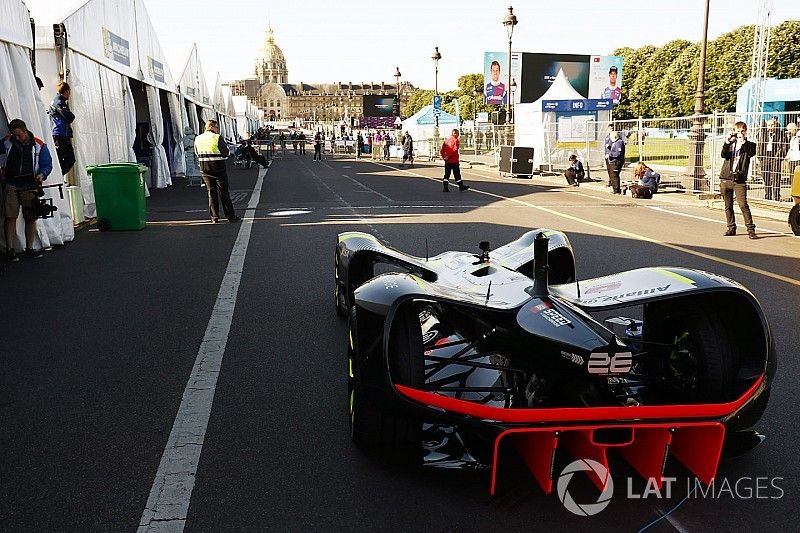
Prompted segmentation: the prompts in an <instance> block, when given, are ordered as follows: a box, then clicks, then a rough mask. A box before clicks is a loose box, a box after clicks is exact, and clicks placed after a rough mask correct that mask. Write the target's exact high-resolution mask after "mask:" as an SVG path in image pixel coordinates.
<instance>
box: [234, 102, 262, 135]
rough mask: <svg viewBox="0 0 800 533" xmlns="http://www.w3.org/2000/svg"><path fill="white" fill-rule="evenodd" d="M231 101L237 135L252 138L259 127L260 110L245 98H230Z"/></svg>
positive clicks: (260, 121)
mask: <svg viewBox="0 0 800 533" xmlns="http://www.w3.org/2000/svg"><path fill="white" fill-rule="evenodd" d="M231 100H232V102H233V106H234V110H235V111H236V124H237V127H238V132H239V135H241V136H243V137H247V138H249V137H252V136H253V135H255V133H256V131H258V128H260V127H261V123H262V120H261V113H260V110H259V109H258V108H257V107H256V106H254V105H253V104H252V103H251V102H250V101H249V100H248V99H247V97H246V96H232V97H231Z"/></svg>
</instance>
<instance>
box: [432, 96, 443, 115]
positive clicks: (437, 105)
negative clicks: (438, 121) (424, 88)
mask: <svg viewBox="0 0 800 533" xmlns="http://www.w3.org/2000/svg"><path fill="white" fill-rule="evenodd" d="M441 112H442V96H441V95H439V94H436V95H434V96H433V114H434V115H436V116H437V117H438V116H439V114H441Z"/></svg>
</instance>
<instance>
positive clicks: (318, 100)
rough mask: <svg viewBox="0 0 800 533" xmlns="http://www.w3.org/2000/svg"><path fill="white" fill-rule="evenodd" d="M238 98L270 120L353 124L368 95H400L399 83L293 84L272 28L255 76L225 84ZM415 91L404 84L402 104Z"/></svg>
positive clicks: (401, 92) (257, 64)
mask: <svg viewBox="0 0 800 533" xmlns="http://www.w3.org/2000/svg"><path fill="white" fill-rule="evenodd" d="M225 85H228V86H229V87H230V88H231V93H232V94H233V95H234V96H237V95H244V96H247V99H248V100H250V101H251V102H252V103H253V104H254V105H256V106H257V107H258V108H259V109H261V110H263V111H264V117H265V118H266V119H267V120H294V119H300V120H320V121H330V120H334V121H341V120H344V121H346V122H348V123H349V122H350V120H351V119H356V120H357V119H359V118H360V117H361V116H362V115H363V113H364V96H365V95H386V96H394V95H397V94H398V91H397V86H396V84H394V83H392V84H389V83H385V82H379V83H374V82H369V83H363V82H361V83H353V82H347V83H344V82H335V83H312V84H309V83H304V82H300V83H289V69H288V66H287V63H286V59H285V57H284V55H283V51H282V50H281V49H280V47H279V46H278V45H277V44H275V35H274V33H273V31H272V27H271V26H269V27H268V29H267V36H266V39H265V41H264V45H263V46H262V47H261V50H260V53H259V56H258V58H256V61H255V76H254V77H252V78H245V79H241V80H233V81H229V82H227V83H225ZM413 90H414V87H413V86H412V85H411V84H409V83H405V82H403V83H401V84H400V102H401V105H402V104H404V103H405V101H406V98H407V97H408V95H409V94H411V92H412V91H413Z"/></svg>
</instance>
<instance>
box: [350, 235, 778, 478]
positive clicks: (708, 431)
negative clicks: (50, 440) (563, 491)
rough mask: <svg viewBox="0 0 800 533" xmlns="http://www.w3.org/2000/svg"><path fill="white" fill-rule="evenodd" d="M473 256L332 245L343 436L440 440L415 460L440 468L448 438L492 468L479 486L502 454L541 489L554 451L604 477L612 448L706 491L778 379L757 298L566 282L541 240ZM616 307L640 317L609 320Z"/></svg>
mask: <svg viewBox="0 0 800 533" xmlns="http://www.w3.org/2000/svg"><path fill="white" fill-rule="evenodd" d="M481 248H482V253H481V254H480V255H476V254H472V253H468V252H446V253H443V254H440V255H437V256H434V257H425V258H420V257H415V256H411V255H408V254H405V253H403V252H400V251H398V250H395V249H393V248H391V247H389V246H387V245H386V244H384V243H382V242H380V240H378V239H377V238H376V237H374V236H372V235H370V234H368V233H362V232H346V233H342V234H340V235H339V236H338V240H337V245H336V253H335V270H336V276H335V297H336V308H337V311H338V312H339V313H340V314H342V315H349V318H350V338H349V343H348V356H349V357H348V358H349V383H350V390H349V394H350V412H351V431H353V432H354V433H353V435H354V439H356V441H357V442H358V441H361V442H362V443H364V442H365V441H367V442H368V443H369V444H375V443H376V442H378V443H379V444H386V443H387V442H389V443H390V444H392V446H394V445H395V444H403V445H406V446H408V445H411V446H412V447H414V446H415V444H416V442H417V441H419V442H421V441H422V440H423V439H422V437H421V433H422V432H423V431H427V432H428V434H427V436H426V438H425V439H424V440H425V441H426V442H429V443H430V442H431V441H436V440H437V439H439V442H440V444H441V446H440V447H439V453H437V452H436V451H435V450H432V449H430V448H431V447H430V446H429V448H428V449H427V450H422V454H423V458H424V459H425V460H426V461H429V462H430V463H436V462H437V461H439V462H442V463H445V464H448V465H452V464H453V462H452V461H448V460H447V457H450V458H452V457H455V456H454V455H453V454H449V455H447V454H445V455H447V457H445V455H443V454H442V453H441V450H442V449H444V448H445V447H449V448H452V445H453V443H458V444H459V447H460V448H463V449H464V450H465V453H464V454H463V455H462V457H463V458H468V459H469V461H468V462H472V463H473V464H475V463H480V464H485V465H490V466H491V468H492V471H491V489H490V490H491V492H492V493H494V492H495V490H496V485H497V471H498V460H499V457H500V455H501V453H505V452H502V451H501V450H506V449H509V448H513V449H516V451H517V452H518V453H519V455H520V457H521V458H522V459H523V460H524V462H525V464H526V465H527V466H528V467H529V469H530V471H531V474H532V475H533V477H534V478H535V479H536V480H537V482H538V483H539V485H540V486H541V487H542V489H543V490H544V491H545V492H547V493H549V492H550V491H551V490H552V486H553V481H552V475H553V472H552V470H553V464H554V457H555V454H556V451H557V450H559V449H563V450H565V451H566V452H568V453H569V455H571V456H573V457H575V458H583V459H585V458H589V459H593V460H595V461H598V462H599V463H601V464H603V465H604V466H606V467H607V468H608V466H609V462H608V453H609V451H610V450H612V449H615V450H616V451H617V452H618V453H619V454H620V455H621V456H622V457H623V458H625V459H626V460H627V461H628V462H629V463H630V464H631V465H632V466H633V467H634V469H635V470H637V471H638V472H639V473H640V474H641V475H642V476H643V477H645V478H647V479H654V480H655V481H656V483H658V484H659V485H660V483H661V481H662V476H663V472H664V468H665V464H666V461H667V459H668V457H673V458H676V459H677V460H678V461H679V462H680V463H682V464H683V465H684V466H685V467H687V468H688V469H689V470H690V471H691V472H692V473H693V474H694V475H695V476H696V477H697V478H699V479H701V480H702V481H704V482H706V483H710V482H711V481H712V480H713V478H714V476H715V475H716V471H717V467H718V464H719V460H720V456H721V453H722V446H723V443H724V441H725V439H726V436H728V437H730V435H732V434H734V433H735V432H737V431H741V430H743V429H746V428H748V427H750V426H752V425H753V424H754V423H755V422H756V421H757V420H758V419H759V418H760V416H761V415H762V414H763V411H764V409H765V408H766V404H767V401H768V397H769V387H770V383H771V380H772V376H773V375H774V372H775V369H776V356H775V351H774V346H773V341H772V338H771V334H770V330H769V326H768V324H767V321H766V318H765V316H764V313H763V311H762V310H761V307H760V305H759V303H758V302H757V300H756V299H755V297H754V296H753V295H752V294H751V293H750V292H749V291H748V290H747V289H745V288H744V287H743V286H741V285H740V284H738V283H736V282H735V281H733V280H730V279H728V278H725V277H723V276H719V275H716V274H712V273H709V272H704V271H700V270H694V269H686V268H677V267H656V268H641V269H636V270H631V271H627V272H621V273H618V274H613V275H609V276H604V277H601V278H596V279H589V280H583V281H580V282H579V283H577V282H576V280H575V260H574V252H573V250H572V246H571V244H570V242H569V239H568V238H567V236H566V235H565V234H564V233H562V232H559V231H555V230H551V229H537V230H533V231H530V232H528V233H526V234H524V235H522V236H521V237H520V238H519V239H517V240H515V241H512V242H510V243H508V244H506V245H504V246H502V247H500V248H497V249H496V250H493V251H490V250H489V246H488V243H482V246H481ZM380 264H383V265H388V267H382V268H383V269H384V270H386V269H388V270H389V272H386V273H383V274H379V275H376V266H377V265H380ZM623 308H626V309H634V310H638V312H639V313H640V314H641V319H639V318H624V317H618V316H611V317H609V316H608V315H610V314H613V312H614V311H617V310H619V309H623ZM597 315H604V316H606V319H605V321H604V322H600V319H599V318H596V317H597ZM404 321H405V322H408V323H409V324H408V325H403V326H402V327H401V325H402V324H401V323H403V322H404ZM734 325H735V327H734ZM400 337H402V342H400V341H397V338H400ZM398 342H400V344H402V348H397V346H398ZM720 347H721V348H720ZM387 421H388V422H387ZM373 424H378V425H379V426H380V427H383V430H381V429H380V427H378V429H373ZM387 424H390V425H391V427H392V428H394V430H393V431H395V433H392V434H391V436H390V437H389V438H388V441H387V439H386V438H384V436H383V435H385V432H386V426H387ZM398 428H400V429H399V430H398ZM381 431H383V432H384V433H383V434H380V435H379V433H380V432H381ZM432 434H433V435H434V436H433V437H431V435H432ZM436 435H438V437H437V436H436ZM445 443H449V444H448V446H444V444H445ZM509 444H510V446H509ZM434 448H436V446H434ZM459 453H460V452H459ZM595 482H596V483H598V484H600V483H601V480H598V479H595Z"/></svg>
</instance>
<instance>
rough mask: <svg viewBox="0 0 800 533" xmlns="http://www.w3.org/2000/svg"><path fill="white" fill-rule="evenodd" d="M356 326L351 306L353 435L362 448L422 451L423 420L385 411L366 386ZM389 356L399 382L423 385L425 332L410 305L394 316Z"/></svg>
mask: <svg viewBox="0 0 800 533" xmlns="http://www.w3.org/2000/svg"><path fill="white" fill-rule="evenodd" d="M357 327H358V324H357V313H356V309H355V307H352V308H351V311H350V336H351V338H352V339H353V341H352V343H350V344H349V345H348V350H349V353H350V357H349V359H350V368H351V375H352V377H350V379H349V387H348V388H349V391H348V392H349V402H350V405H349V407H350V436H351V438H352V439H353V442H355V443H356V445H358V446H360V447H363V448H368V449H383V450H391V451H398V452H403V453H405V454H406V456H411V457H414V456H416V455H417V454H418V452H419V451H420V450H421V443H422V422H421V421H420V420H419V419H417V418H415V417H413V416H408V415H405V414H403V413H396V412H386V411H385V410H382V408H381V407H382V405H381V402H380V401H379V400H378V399H377V398H376V397H375V393H374V391H373V389H371V388H369V387H366V386H365V382H364V380H365V376H364V373H363V366H362V363H361V361H360V357H359V354H358V341H357V339H358V329H357ZM389 356H390V359H391V360H392V361H394V362H395V363H394V364H393V370H392V376H393V378H394V379H395V381H396V382H397V383H401V384H403V385H408V386H410V387H417V388H420V387H422V384H423V383H424V379H425V375H424V372H425V370H424V361H423V359H422V331H421V328H420V325H419V315H418V314H417V313H416V312H414V311H413V309H411V308H410V306H409V307H408V308H406V310H405V311H402V312H401V314H400V315H398V316H397V317H396V318H395V321H394V325H393V327H392V329H391V333H390V336H389Z"/></svg>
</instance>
